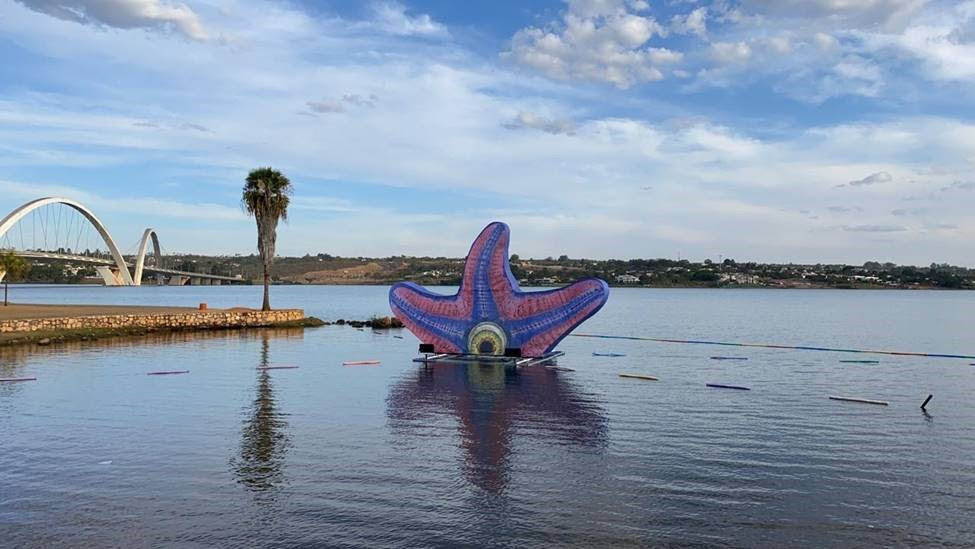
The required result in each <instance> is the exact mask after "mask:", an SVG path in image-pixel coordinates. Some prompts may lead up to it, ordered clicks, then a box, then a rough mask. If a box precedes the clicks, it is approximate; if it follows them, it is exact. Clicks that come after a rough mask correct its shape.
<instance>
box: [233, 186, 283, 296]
mask: <svg viewBox="0 0 975 549" xmlns="http://www.w3.org/2000/svg"><path fill="white" fill-rule="evenodd" d="M290 195H291V182H290V181H288V178H287V177H285V176H284V174H282V173H281V172H279V171H277V170H274V169H271V168H258V169H256V170H253V171H252V172H251V173H249V174H247V180H246V182H245V183H244V193H243V196H242V197H241V199H240V203H241V206H243V208H244V210H245V211H246V212H247V213H248V214H250V215H252V216H254V219H255V220H256V221H257V251H258V253H259V254H261V263H263V264H264V305H263V306H262V307H261V310H262V311H270V310H271V299H270V295H269V290H268V287H269V286H270V284H271V264H272V263H274V243H275V241H276V240H277V238H278V221H279V220H281V219H284V220H285V221H287V219H288V203H289V202H290V201H291V198H290Z"/></svg>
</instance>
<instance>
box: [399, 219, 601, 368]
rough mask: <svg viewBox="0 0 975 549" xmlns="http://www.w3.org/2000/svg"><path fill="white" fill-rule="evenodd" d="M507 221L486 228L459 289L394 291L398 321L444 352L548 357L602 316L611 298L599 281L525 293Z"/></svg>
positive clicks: (409, 285) (403, 285)
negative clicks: (510, 248)
mask: <svg viewBox="0 0 975 549" xmlns="http://www.w3.org/2000/svg"><path fill="white" fill-rule="evenodd" d="M510 234H511V231H510V229H508V226H507V225H505V224H504V223H500V222H494V223H491V224H490V225H488V226H487V227H485V228H484V230H482V231H481V234H480V235H478V237H477V239H476V240H474V244H473V245H472V246H471V251H470V252H469V253H468V254H467V261H466V262H465V264H464V276H463V278H462V279H461V283H460V290H458V292H457V293H456V294H455V295H440V294H435V293H433V292H430V291H429V290H426V289H424V288H423V287H422V286H420V285H418V284H415V283H413V282H400V283H397V284H395V285H394V286H393V287H392V288H390V290H389V305H390V308H391V309H392V310H393V314H394V315H396V318H398V319H400V320H401V321H403V324H404V325H405V326H406V327H407V328H409V330H410V331H411V332H413V334H414V335H416V336H417V337H418V338H419V339H420V341H421V342H423V343H428V344H432V345H433V349H434V352H437V353H471V354H480V355H501V354H505V353H506V351H507V352H511V351H510V350H513V349H518V350H520V353H519V354H520V355H521V356H526V357H539V356H544V355H545V354H546V353H548V352H550V351H551V350H552V349H554V348H555V346H556V345H558V343H559V341H561V340H562V338H564V337H565V336H567V335H568V334H569V332H571V331H572V330H573V329H574V328H575V327H576V326H578V325H579V324H582V322H583V321H585V320H586V319H587V318H589V317H590V316H592V315H594V314H596V311H598V310H599V309H600V308H601V307H602V306H603V305H604V304H605V303H606V300H607V299H608V298H609V286H608V285H607V284H606V282H604V281H603V280H600V279H598V278H587V279H584V280H580V281H578V282H576V283H574V284H572V285H569V286H566V287H565V288H559V289H556V290H549V291H544V292H522V291H521V289H520V288H519V287H518V281H517V280H515V277H514V275H513V274H511V265H510V264H509V263H508V241H509V239H510Z"/></svg>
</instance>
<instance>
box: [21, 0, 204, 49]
mask: <svg viewBox="0 0 975 549" xmlns="http://www.w3.org/2000/svg"><path fill="white" fill-rule="evenodd" d="M16 1H17V2H20V3H21V4H23V5H25V6H27V7H28V8H30V9H32V10H35V11H38V12H41V13H45V14H47V15H51V16H53V17H57V18H59V19H64V20H67V21H75V22H78V23H83V24H87V25H105V26H107V27H114V28H118V29H137V28H143V29H156V30H159V29H168V30H173V31H175V32H178V33H180V34H182V35H184V36H186V37H187V38H191V39H193V40H206V39H207V32H206V30H205V29H204V28H203V24H202V23H201V22H200V18H199V17H198V16H197V14H196V12H194V11H193V10H192V9H190V8H189V6H187V5H186V4H182V3H167V2H161V1H159V0H16Z"/></svg>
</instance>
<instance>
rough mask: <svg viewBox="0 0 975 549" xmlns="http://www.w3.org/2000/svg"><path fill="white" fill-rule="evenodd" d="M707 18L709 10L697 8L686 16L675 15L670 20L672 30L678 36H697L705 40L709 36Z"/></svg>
mask: <svg viewBox="0 0 975 549" xmlns="http://www.w3.org/2000/svg"><path fill="white" fill-rule="evenodd" d="M707 16H708V9H707V8H705V7H700V8H695V9H693V10H692V11H691V12H690V13H687V14H685V15H679V14H678V15H675V16H673V18H672V19H671V20H670V30H671V31H672V32H674V33H677V34H696V35H698V36H700V37H701V38H704V37H706V36H707V34H708V29H707Z"/></svg>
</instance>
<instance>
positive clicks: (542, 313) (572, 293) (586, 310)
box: [505, 278, 609, 356]
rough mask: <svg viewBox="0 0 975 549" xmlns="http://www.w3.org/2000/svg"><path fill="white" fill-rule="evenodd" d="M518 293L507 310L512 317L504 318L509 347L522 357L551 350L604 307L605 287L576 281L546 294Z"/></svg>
mask: <svg viewBox="0 0 975 549" xmlns="http://www.w3.org/2000/svg"><path fill="white" fill-rule="evenodd" d="M538 294H539V295H533V293H532V292H519V293H518V295H517V296H513V299H515V300H518V301H519V303H518V304H517V305H515V306H513V307H511V308H512V309H513V310H514V311H515V312H516V314H515V315H513V316H512V317H510V318H508V319H506V322H505V325H506V326H507V329H508V332H509V333H510V335H511V338H512V341H511V343H510V345H512V346H515V347H520V348H521V352H522V355H524V356H541V355H543V354H545V353H547V352H549V351H551V350H552V349H554V348H555V346H556V345H558V343H559V342H560V341H562V339H563V338H564V337H565V336H567V335H568V334H569V332H571V331H572V330H573V329H575V328H576V326H578V325H579V324H582V323H583V322H584V321H585V320H586V319H587V318H589V317H591V316H592V315H594V314H596V312H597V311H598V310H599V309H600V308H602V306H603V305H605V304H606V301H607V300H608V299H609V286H608V285H607V284H606V282H605V281H603V280H600V279H598V278H589V279H585V280H580V281H578V282H576V283H574V284H571V285H569V286H566V287H565V288H559V289H557V290H551V291H548V292H538Z"/></svg>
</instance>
